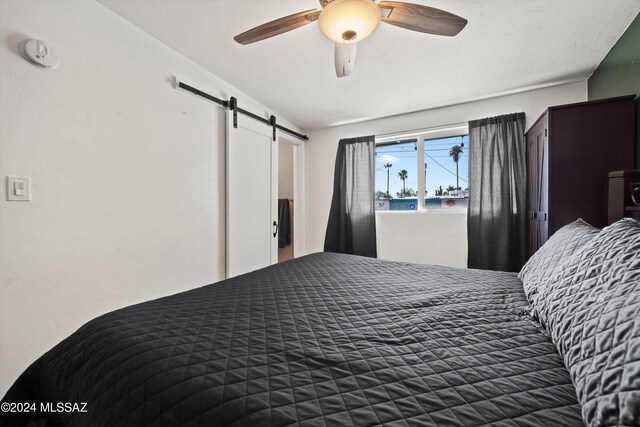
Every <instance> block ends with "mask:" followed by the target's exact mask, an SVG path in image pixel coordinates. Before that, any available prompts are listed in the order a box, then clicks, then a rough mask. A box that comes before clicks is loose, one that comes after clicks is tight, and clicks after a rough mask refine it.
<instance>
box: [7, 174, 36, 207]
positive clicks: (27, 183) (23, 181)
mask: <svg viewBox="0 0 640 427" xmlns="http://www.w3.org/2000/svg"><path fill="white" fill-rule="evenodd" d="M7 200H8V201H10V202H29V201H31V178H29V177H28V176H8V177H7Z"/></svg>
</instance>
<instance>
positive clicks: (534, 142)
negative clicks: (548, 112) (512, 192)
mask: <svg viewBox="0 0 640 427" xmlns="http://www.w3.org/2000/svg"><path fill="white" fill-rule="evenodd" d="M546 123H547V121H546V116H543V117H542V118H541V119H540V120H539V121H538V122H537V123H536V124H535V125H534V126H533V127H532V128H531V129H530V130H529V132H527V155H528V159H527V217H528V222H529V250H528V253H529V256H531V255H533V254H534V253H535V252H536V251H537V250H538V248H539V247H540V246H542V245H543V244H544V242H546V241H547V238H548V223H547V220H548V216H549V213H548V203H547V199H548V196H547V194H548V187H549V185H548V175H549V173H548V159H547V153H548V142H547V137H546V133H547V128H546Z"/></svg>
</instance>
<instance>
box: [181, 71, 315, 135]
mask: <svg viewBox="0 0 640 427" xmlns="http://www.w3.org/2000/svg"><path fill="white" fill-rule="evenodd" d="M175 87H176V88H180V89H184V90H186V91H188V92H191V93H193V94H194V95H197V96H199V97H202V98H204V99H207V100H209V101H213V102H215V103H216V104H219V105H221V106H222V107H224V108H227V109H229V110H232V111H233V127H234V128H237V127H238V113H240V114H243V115H245V116H247V117H251V118H252V119H254V120H257V121H259V122H261V123H264V124H265V125H269V126H271V127H272V128H273V140H274V141H275V140H276V129H279V130H281V131H283V132H286V133H288V134H289V135H292V136H295V137H296V138H299V139H302V140H305V141H308V140H309V137H308V136H307V135H303V134H301V133H298V132H296V131H294V130H291V129H289V128H287V127H284V126H282V125H279V124H278V123H277V121H276V116H271V117H269V118H268V119H265V118H264V117H260V116H258V115H257V114H254V113H252V112H251V111H248V110H245V109H243V108H240V107H238V100H237V99H236V98H234V97H231V98H230V99H229V100H228V101H225V100H222V99H220V98H216V97H215V96H213V95H209V94H208V93H206V92H203V91H201V90H199V89H196V88H195V87H193V86H189V85H188V84H186V83H182V82H180V81H178V79H175Z"/></svg>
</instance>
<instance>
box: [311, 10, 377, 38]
mask: <svg viewBox="0 0 640 427" xmlns="http://www.w3.org/2000/svg"><path fill="white" fill-rule="evenodd" d="M380 19H381V15H380V7H379V6H378V5H377V4H376V3H375V2H373V1H372V0H334V1H332V2H331V3H329V4H328V5H327V6H326V7H325V8H324V9H323V10H322V13H320V18H319V19H318V21H319V23H320V30H321V31H322V32H323V33H324V35H325V36H327V37H328V38H330V39H331V40H333V41H335V42H336V43H345V42H347V41H350V42H354V43H355V42H359V41H361V40H364V39H365V38H367V37H368V36H369V35H371V33H373V32H374V31H375V29H376V28H377V27H378V24H380ZM354 34H355V36H354ZM345 37H347V38H345Z"/></svg>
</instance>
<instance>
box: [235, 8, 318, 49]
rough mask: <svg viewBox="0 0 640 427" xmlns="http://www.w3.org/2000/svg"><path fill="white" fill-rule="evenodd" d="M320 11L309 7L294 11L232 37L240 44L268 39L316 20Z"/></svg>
mask: <svg viewBox="0 0 640 427" xmlns="http://www.w3.org/2000/svg"><path fill="white" fill-rule="evenodd" d="M320 12H321V11H319V10H317V9H310V10H306V11H304V12H299V13H294V14H293V15H289V16H285V17H284V18H280V19H276V20H275V21H271V22H267V23H266V24H262V25H260V26H258V27H255V28H252V29H250V30H248V31H245V32H244V33H242V34H238V35H237V36H235V37H234V38H233V39H234V40H235V41H237V42H238V43H240V44H251V43H255V42H258V41H260V40H264V39H268V38H270V37H273V36H277V35H279V34H282V33H286V32H287V31H291V30H295V29H296V28H299V27H302V26H304V25H307V24H310V23H311V22H314V21H317V20H318V16H320Z"/></svg>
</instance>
